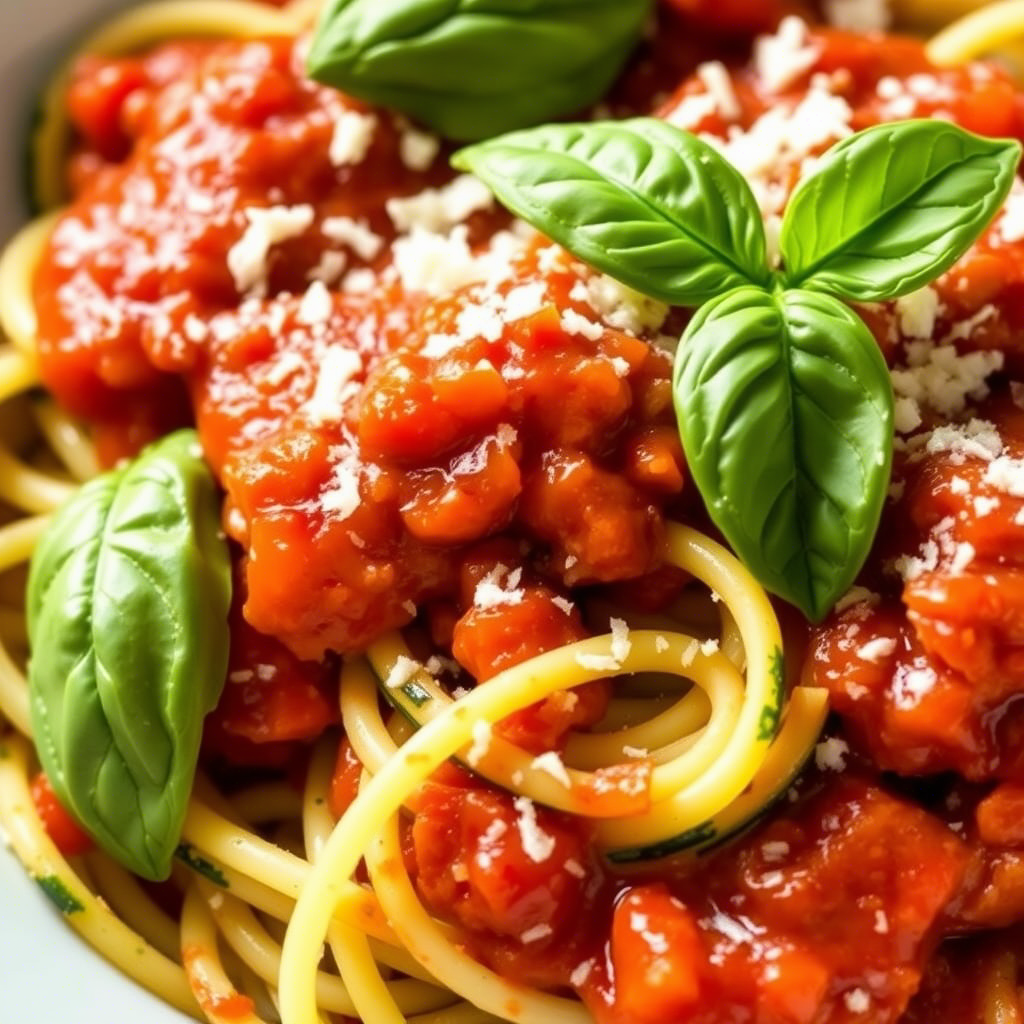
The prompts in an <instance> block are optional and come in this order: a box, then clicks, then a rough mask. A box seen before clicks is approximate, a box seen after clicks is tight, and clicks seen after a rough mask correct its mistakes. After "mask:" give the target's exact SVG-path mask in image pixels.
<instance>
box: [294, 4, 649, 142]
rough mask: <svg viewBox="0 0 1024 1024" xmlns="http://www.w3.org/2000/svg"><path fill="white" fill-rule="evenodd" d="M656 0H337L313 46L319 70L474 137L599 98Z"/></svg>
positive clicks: (325, 77)
mask: <svg viewBox="0 0 1024 1024" xmlns="http://www.w3.org/2000/svg"><path fill="white" fill-rule="evenodd" d="M652 6H653V4H652V0H333V2H331V3H328V4H327V6H326V7H325V8H324V12H323V15H322V16H321V19H320V22H319V25H318V27H317V30H316V34H315V36H314V38H313V43H312V47H311V50H310V54H309V60H308V70H309V73H310V75H311V76H312V77H313V78H314V79H316V80H317V81H320V82H324V83H326V84H327V85H333V86H335V87H336V88H338V89H341V90H343V91H344V92H347V93H349V94H350V95H352V96H358V97H360V98H361V99H364V100H368V101H369V102H371V103H377V104H380V105H381V106H385V107H392V108H394V109H395V110H400V111H402V112H403V113H405V114H408V115H409V116H410V117H414V118H416V119H417V120H419V121H422V122H423V123H424V124H426V125H429V126H430V127H431V128H433V129H434V130H435V131H438V132H440V133H441V134H442V135H445V136H447V137H449V138H452V139H459V140H462V141H466V142H471V141H475V140H477V139H484V138H488V137H489V136H492V135H497V134H499V133H501V132H505V131H511V130H512V129H515V128H523V127H526V126H528V125H531V124H539V123H541V122H543V121H548V120H552V119H555V118H558V117H564V116H565V115H567V114H572V113H575V112H577V111H580V110H582V109H583V108H584V107H586V106H588V105H589V104H590V103H593V102H595V101H597V100H598V99H600V98H601V97H602V96H603V95H604V94H605V92H606V91H607V89H608V87H609V86H610V85H611V84H612V82H613V81H614V80H615V78H616V76H617V75H618V73H619V71H620V70H621V68H622V66H623V64H624V63H625V61H626V58H627V57H628V56H629V54H630V52H631V51H632V49H633V47H634V45H635V44H636V42H637V40H638V39H639V38H640V33H641V31H642V29H643V26H644V23H645V21H646V19H647V17H648V15H649V13H650V11H651V9H652Z"/></svg>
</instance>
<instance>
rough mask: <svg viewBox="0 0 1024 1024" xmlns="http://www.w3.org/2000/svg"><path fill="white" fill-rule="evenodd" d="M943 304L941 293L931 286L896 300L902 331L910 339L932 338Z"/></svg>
mask: <svg viewBox="0 0 1024 1024" xmlns="http://www.w3.org/2000/svg"><path fill="white" fill-rule="evenodd" d="M941 305H942V303H941V302H940V301H939V293H938V292H937V291H936V290H935V289H934V288H932V287H931V286H930V285H925V287H924V288H919V289H918V290H917V291H916V292H911V293H910V294H909V295H904V296H902V298H899V299H897V300H896V313H897V315H898V316H899V321H900V330H901V331H902V332H903V333H904V334H905V335H906V336H907V337H908V338H930V337H931V336H932V334H933V333H934V332H935V321H936V318H937V317H938V314H939V310H940V307H941Z"/></svg>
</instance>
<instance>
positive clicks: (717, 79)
mask: <svg viewBox="0 0 1024 1024" xmlns="http://www.w3.org/2000/svg"><path fill="white" fill-rule="evenodd" d="M697 77H698V78H699V79H700V80H701V82H702V83H703V84H704V88H705V89H707V91H708V95H709V96H711V98H712V99H713V100H714V101H715V109H716V111H717V112H718V113H719V114H721V115H722V117H723V118H725V120H727V121H735V120H737V119H738V118H739V116H740V114H742V113H743V111H742V108H741V107H740V101H739V100H738V99H737V98H736V90H735V89H734V88H733V85H732V77H731V76H730V75H729V72H728V70H727V69H726V66H725V65H724V64H723V63H722V62H721V61H720V60H709V61H705V62H704V63H703V64H698V65H697Z"/></svg>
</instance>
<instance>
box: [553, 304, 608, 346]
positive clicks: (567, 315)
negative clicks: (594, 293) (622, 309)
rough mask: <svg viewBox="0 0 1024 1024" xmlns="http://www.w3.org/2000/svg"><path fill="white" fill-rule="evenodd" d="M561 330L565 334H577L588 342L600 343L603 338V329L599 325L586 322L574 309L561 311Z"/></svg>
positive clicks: (589, 321)
mask: <svg viewBox="0 0 1024 1024" xmlns="http://www.w3.org/2000/svg"><path fill="white" fill-rule="evenodd" d="M562 329H563V330H564V331H565V333H566V334H578V335H580V336H581V337H583V338H586V339H587V340H588V341H600V340H601V338H603V337H604V327H603V326H602V325H601V324H598V323H595V322H594V321H593V320H588V319H587V318H586V317H585V316H583V314H582V313H577V312H576V310H575V309H566V310H563V311H562Z"/></svg>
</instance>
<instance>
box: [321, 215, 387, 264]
mask: <svg viewBox="0 0 1024 1024" xmlns="http://www.w3.org/2000/svg"><path fill="white" fill-rule="evenodd" d="M322 230H323V233H324V235H325V237H327V238H329V239H330V240H331V241H332V242H338V243H339V244H340V245H347V246H348V247H349V248H350V249H351V250H352V251H353V252H354V253H355V254H356V255H357V256H358V257H359V258H360V259H362V260H372V259H374V258H375V257H376V256H377V255H379V253H380V251H381V249H383V248H384V239H383V238H381V237H380V235H378V234H377V233H376V232H374V231H371V230H370V226H369V225H368V224H367V223H366V221H365V220H353V219H352V218H351V217H328V218H327V219H326V220H325V221H324V223H323V228H322Z"/></svg>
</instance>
